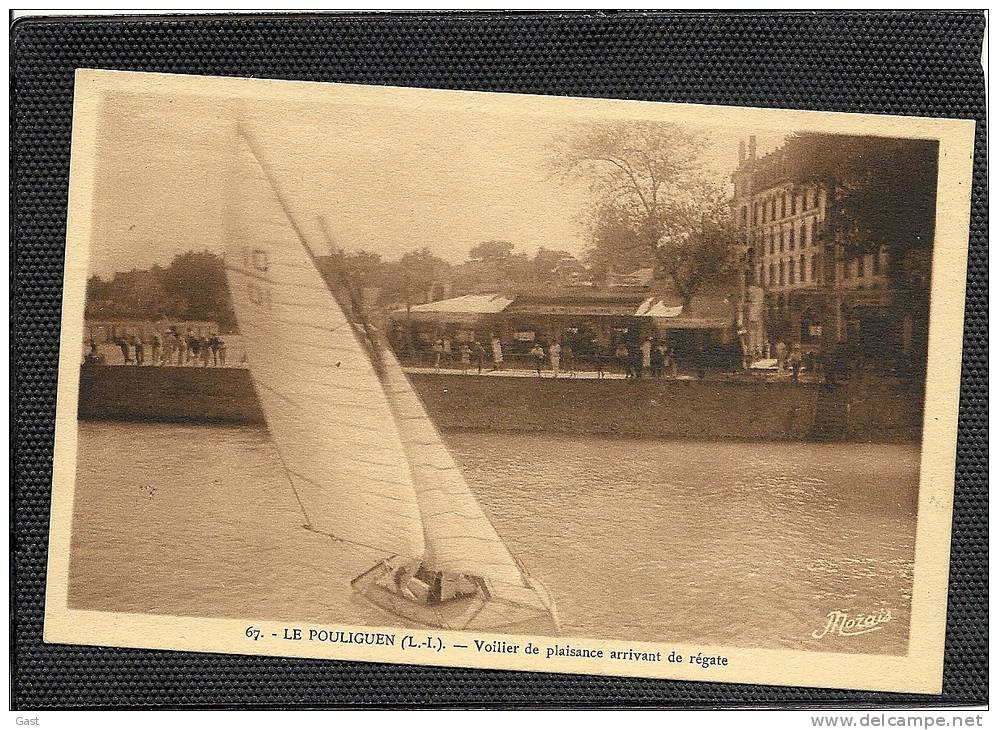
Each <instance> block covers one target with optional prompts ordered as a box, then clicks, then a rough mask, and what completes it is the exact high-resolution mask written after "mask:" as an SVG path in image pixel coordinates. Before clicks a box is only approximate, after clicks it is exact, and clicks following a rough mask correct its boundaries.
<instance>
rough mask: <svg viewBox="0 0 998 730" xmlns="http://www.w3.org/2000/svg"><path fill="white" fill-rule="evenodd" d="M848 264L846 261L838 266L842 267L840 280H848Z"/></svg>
mask: <svg viewBox="0 0 998 730" xmlns="http://www.w3.org/2000/svg"><path fill="white" fill-rule="evenodd" d="M849 263H850V262H848V261H843V262H842V263H840V264H839V266H841V267H842V278H843V279H848V278H849Z"/></svg>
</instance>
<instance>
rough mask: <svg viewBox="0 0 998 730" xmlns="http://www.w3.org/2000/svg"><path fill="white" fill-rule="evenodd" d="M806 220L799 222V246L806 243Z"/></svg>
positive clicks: (803, 245)
mask: <svg viewBox="0 0 998 730" xmlns="http://www.w3.org/2000/svg"><path fill="white" fill-rule="evenodd" d="M807 233H808V228H807V221H804V222H803V223H801V224H800V247H801V248H804V247H805V246H806V245H807Z"/></svg>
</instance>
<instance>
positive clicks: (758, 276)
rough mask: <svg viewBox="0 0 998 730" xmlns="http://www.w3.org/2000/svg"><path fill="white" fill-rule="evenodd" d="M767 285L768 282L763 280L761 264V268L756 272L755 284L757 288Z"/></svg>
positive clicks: (760, 265) (760, 266)
mask: <svg viewBox="0 0 998 730" xmlns="http://www.w3.org/2000/svg"><path fill="white" fill-rule="evenodd" d="M765 283H766V282H764V281H763V280H762V264H759V268H758V269H757V270H756V280H755V284H756V286H762V285H763V284H765Z"/></svg>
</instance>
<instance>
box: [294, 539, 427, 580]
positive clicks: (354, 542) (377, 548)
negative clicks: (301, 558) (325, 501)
mask: <svg viewBox="0 0 998 730" xmlns="http://www.w3.org/2000/svg"><path fill="white" fill-rule="evenodd" d="M308 529H309V530H311V531H312V532H314V533H316V534H318V535H324V536H325V537H328V538H330V539H332V540H336V541H338V542H345V543H347V544H349V545H356V546H357V547H362V548H366V549H367V550H374V551H375V552H379V553H384V554H391V553H392V552H393V550H389V549H388V548H386V547H384V546H378V545H368V544H367V543H366V542H358V541H357V540H348V539H346V538H344V537H338V536H337V535H334V534H333V533H331V532H326V531H325V530H320V529H318V528H316V527H309V528H308ZM395 555H401V556H402V557H405V558H409V559H410V560H418V559H419V558H420V557H422V556H421V555H406V554H404V553H401V552H398V553H395ZM377 567H378V565H377V564H375V565H374V566H372V567H371V570H374V569H375V568H377ZM367 572H368V573H369V572H370V570H369V571H367ZM364 575H367V573H365V574H364ZM354 580H356V579H354Z"/></svg>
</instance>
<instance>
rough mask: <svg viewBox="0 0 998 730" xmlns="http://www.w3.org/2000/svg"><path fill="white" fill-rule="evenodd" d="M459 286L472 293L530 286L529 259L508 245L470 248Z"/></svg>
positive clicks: (486, 244)
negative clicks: (472, 291) (461, 284)
mask: <svg viewBox="0 0 998 730" xmlns="http://www.w3.org/2000/svg"><path fill="white" fill-rule="evenodd" d="M461 273H462V283H463V284H464V285H465V286H466V287H470V288H471V289H472V290H474V291H501V290H504V289H511V288H515V287H517V286H522V285H524V284H529V283H531V278H532V277H531V268H530V259H529V258H528V257H527V255H526V254H524V253H516V252H515V247H514V246H513V244H512V243H510V242H509V241H501V240H490V241H484V242H482V243H479V244H478V245H476V246H472V248H471V250H470V251H468V260H467V262H466V263H465V265H464V266H463V267H462V272H461Z"/></svg>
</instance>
